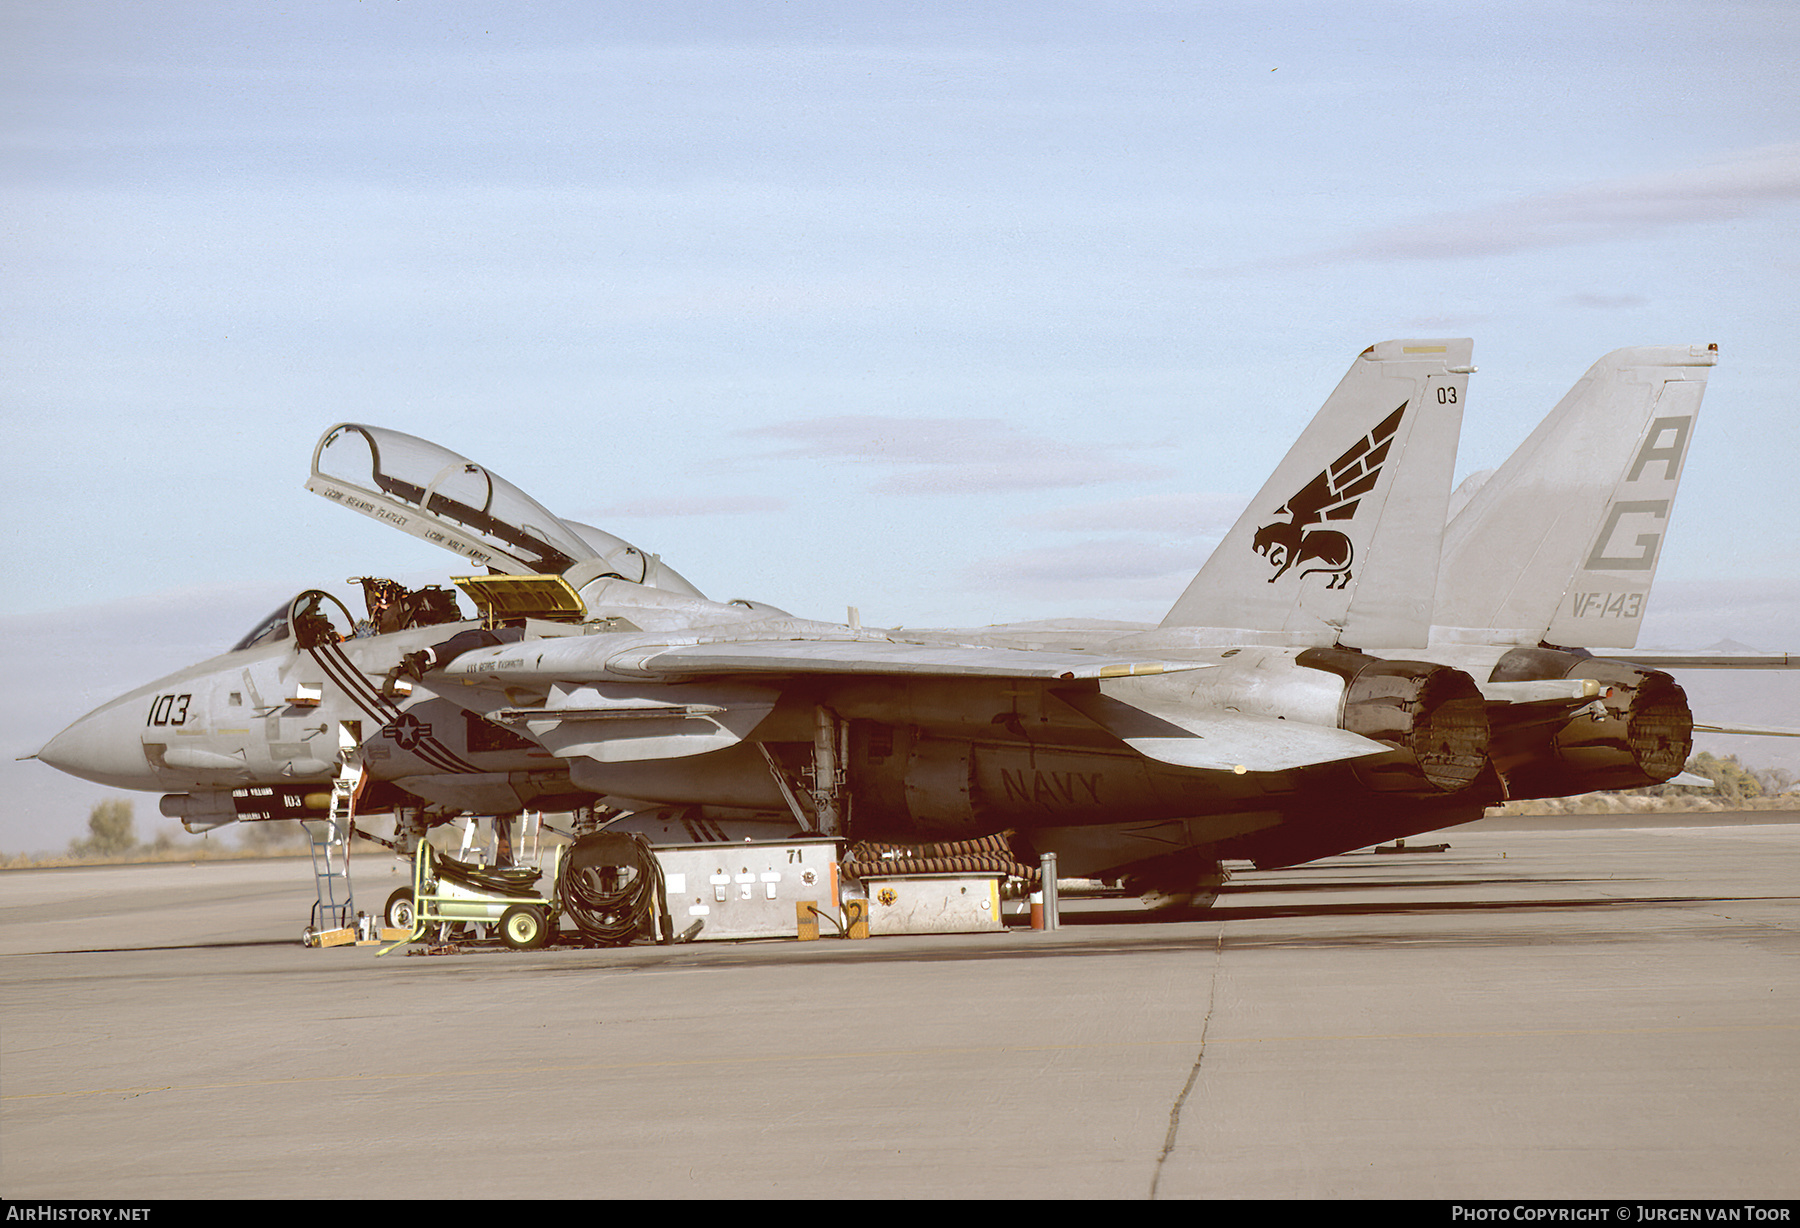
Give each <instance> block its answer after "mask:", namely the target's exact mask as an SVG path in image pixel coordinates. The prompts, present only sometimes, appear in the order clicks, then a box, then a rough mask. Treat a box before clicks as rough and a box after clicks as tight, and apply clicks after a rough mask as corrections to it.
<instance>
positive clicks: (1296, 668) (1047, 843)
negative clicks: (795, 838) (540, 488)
mask: <svg viewBox="0 0 1800 1228" xmlns="http://www.w3.org/2000/svg"><path fill="white" fill-rule="evenodd" d="M1469 354H1470V343H1469V342H1468V341H1467V340H1466V339H1455V340H1448V341H1393V342H1384V343H1382V344H1380V345H1376V346H1371V347H1369V348H1368V349H1367V350H1365V351H1363V352H1362V353H1361V354H1360V355H1359V356H1358V357H1357V358H1356V360H1355V361H1354V362H1353V363H1352V365H1351V369H1350V372H1349V373H1348V374H1347V375H1346V376H1345V378H1344V380H1343V382H1342V383H1340V385H1339V386H1338V388H1337V390H1336V391H1335V392H1334V393H1333V394H1332V396H1331V397H1330V398H1329V399H1328V400H1327V402H1326V404H1325V406H1324V408H1323V409H1321V411H1320V412H1319V414H1318V416H1317V417H1316V418H1315V419H1314V421H1313V423H1312V424H1311V425H1310V426H1309V427H1308V428H1307V430H1306V431H1305V432H1304V433H1303V434H1302V436H1301V438H1300V440H1299V442H1297V443H1296V445H1295V446H1294V448H1293V450H1292V451H1291V452H1290V453H1289V455H1288V457H1287V458H1286V459H1285V460H1284V461H1283V463H1282V465H1281V466H1280V467H1279V468H1278V469H1277V471H1276V474H1275V476H1274V477H1272V478H1271V480H1270V483H1269V485H1268V487H1266V488H1265V492H1264V495H1263V496H1261V497H1259V500H1258V502H1257V504H1256V505H1254V506H1253V509H1252V512H1251V514H1250V515H1249V516H1247V517H1246V520H1245V522H1244V523H1242V524H1240V526H1239V529H1237V530H1234V532H1233V535H1232V536H1231V537H1228V539H1227V542H1226V544H1225V546H1223V547H1222V548H1221V551H1220V554H1219V555H1215V562H1213V563H1209V564H1208V567H1207V568H1206V570H1204V571H1203V572H1202V574H1201V577H1200V578H1199V579H1198V580H1197V581H1196V585H1195V588H1194V589H1191V590H1190V592H1189V594H1188V595H1187V596H1184V598H1183V601H1182V603H1179V604H1178V605H1177V607H1176V611H1175V612H1172V618H1178V619H1179V621H1180V624H1181V630H1182V635H1181V636H1180V637H1179V642H1174V641H1170V642H1168V643H1167V644H1166V645H1152V644H1148V643H1146V644H1144V645H1142V646H1139V645H1131V646H1130V648H1129V650H1128V651H1111V650H1101V651H1089V652H1081V653H1070V652H1050V651H1041V650H1029V649H1020V648H994V647H985V646H974V645H960V644H921V643H909V642H902V641H901V640H899V639H897V638H896V637H893V636H890V635H887V634H884V633H882V632H879V631H874V630H868V629H861V628H853V627H846V626H840V625H835V624H825V623H817V622H811V621H808V620H803V619H796V618H793V617H792V616H789V615H786V614H784V613H783V612H781V611H779V610H776V609H774V608H772V607H767V606H762V605H759V604H757V603H753V602H752V603H741V604H726V603H718V602H711V601H708V600H706V599H705V598H704V597H702V596H700V595H699V593H698V591H697V590H695V589H694V588H693V586H692V585H689V584H687V583H686V581H685V580H682V579H681V578H680V577H679V576H677V575H676V574H675V573H673V572H672V571H670V570H669V569H667V568H666V567H665V566H663V565H662V564H661V562H660V560H657V559H655V558H654V556H649V555H646V554H644V553H643V552H642V551H639V550H637V549H636V548H635V547H631V546H630V545H629V544H627V543H624V542H622V541H620V540H619V539H617V538H613V537H611V536H610V535H604V534H600V533H599V531H597V530H591V529H586V528H585V527H580V526H575V525H573V524H571V523H569V522H565V521H562V520H559V519H558V518H557V517H555V516H554V515H553V514H551V513H550V512H548V511H547V510H546V509H544V508H542V507H541V506H540V505H538V504H536V503H535V502H534V501H532V500H530V499H529V498H527V497H525V496H524V495H523V494H522V493H521V492H519V491H518V490H517V489H516V488H514V487H512V486H511V485H510V484H508V483H505V482H503V481H501V480H500V479H498V478H497V477H495V476H494V475H492V474H491V473H489V472H488V471H486V470H485V469H483V468H482V467H481V466H479V465H477V464H475V463H474V462H472V461H468V460H467V459H466V458H463V457H460V456H457V455H455V454H454V453H449V452H447V451H446V450H444V449H441V448H437V447H436V446H435V445H432V444H429V443H427V442H426V441H423V440H418V439H414V438H412V437H410V436H405V435H401V434H399V433H398V432H391V431H384V430H381V429H379V428H375V427H368V426H362V425H357V424H343V425H340V426H338V427H334V428H332V429H331V430H330V431H328V432H327V433H326V434H325V436H324V437H323V438H322V439H321V442H320V444H319V447H318V448H317V449H316V451H315V455H314V464H313V477H312V480H311V481H310V482H309V486H311V488H312V489H314V490H315V491H318V492H319V493H321V494H323V495H325V496H327V497H330V498H333V499H335V500H337V501H339V502H342V503H343V504H345V505H346V506H349V507H352V508H353V509H355V510H357V511H359V512H362V513H364V514H366V515H371V516H374V517H377V518H379V519H382V520H384V521H386V522H389V523H392V524H394V525H395V526H396V527H399V528H401V529H403V530H404V531H407V532H411V533H415V534H417V535H419V536H422V537H425V538H427V539H428V540H433V541H437V542H439V543H440V544H442V545H445V546H446V547H448V548H450V549H453V550H455V551H457V552H458V553H459V554H462V555H463V556H464V557H467V558H469V559H471V560H473V561H475V562H477V563H480V564H482V565H485V566H486V567H488V568H489V569H490V574H489V575H487V576H468V577H460V578H458V580H457V582H458V584H459V586H461V587H462V589H463V590H464V592H465V593H467V594H468V595H469V596H470V597H471V598H472V599H473V600H475V601H476V602H477V604H478V606H479V607H480V609H481V612H482V618H481V619H480V620H479V621H475V620H462V621H456V622H448V621H445V622H439V621H435V620H436V619H438V618H442V617H445V616H446V614H447V611H446V609H445V602H443V601H436V602H426V601H414V602H413V603H412V604H413V606H414V607H416V609H417V610H419V611H430V610H435V611H436V612H435V613H430V614H429V615H428V616H427V615H425V614H416V615H415V616H414V617H412V618H411V619H407V618H398V619H396V618H395V617H394V616H393V615H392V614H391V613H387V612H382V613H379V614H378V615H377V616H376V617H374V618H372V619H371V620H369V622H370V625H369V626H368V627H366V628H363V630H364V631H365V632H367V633H366V634H363V635H361V636H359V635H358V634H357V628H356V627H355V626H354V625H353V624H354V622H355V620H354V619H353V617H352V616H351V615H350V613H349V611H348V610H347V609H345V608H344V607H343V606H342V605H341V603H337V602H336V601H335V599H332V598H329V597H328V596H327V595H326V594H323V593H321V592H318V591H309V592H308V593H304V594H302V595H301V596H300V597H298V598H296V599H295V600H294V601H293V602H290V603H289V604H288V605H287V606H285V607H283V608H282V609H281V610H279V611H277V612H276V613H275V615H274V616H272V617H271V619H270V620H268V621H267V623H266V624H265V625H263V626H261V627H259V628H257V629H255V630H253V631H252V633H251V634H250V635H247V636H246V637H245V638H244V640H243V641H241V642H240V643H239V644H238V645H237V646H236V647H235V648H234V649H233V650H232V651H231V652H229V653H227V654H225V655H224V656H222V657H219V658H216V659H215V660H213V661H210V662H206V663H203V664H202V665H199V666H196V667H193V668H192V669H190V670H187V671H183V672H182V673H180V674H177V675H173V676H171V677H170V678H167V679H163V680H160V681H159V682H157V683H153V684H151V685H150V686H148V687H144V688H140V689H139V690H137V691H134V692H132V693H131V694H129V695H127V696H124V697H121V698H120V699H119V700H116V701H114V702H113V703H111V704H109V705H106V706H104V707H103V708H101V709H100V710H98V711H97V712H95V713H93V714H90V715H89V716H88V717H86V718H83V720H81V721H79V722H77V723H76V724H75V725H73V726H71V727H70V728H69V729H68V730H65V731H64V732H63V733H62V734H60V735H58V736H57V738H55V739H53V740H52V741H51V743H50V744H49V745H47V746H46V747H45V748H44V749H43V750H42V751H40V752H39V755H38V757H39V758H40V759H43V760H45V761H46V762H49V763H51V764H52V765H53V766H57V767H60V768H62V769H63V770H65V771H70V772H72V773H74V774H76V775H80V776H84V777H86V778H88V779H93V780H99V781H102V782H103V783H107V784H111V785H115V786H118V787H124V788H146V789H153V790H157V791H161V792H164V793H165V794H167V796H166V797H165V799H164V803H163V808H164V812H165V813H167V814H171V815H174V816H177V817H181V818H183V819H184V821H186V822H188V823H189V825H190V826H196V827H197V826H204V825H206V824H209V823H213V822H227V821H230V820H231V819H232V818H234V817H247V818H256V817H270V816H273V815H274V814H276V813H278V812H282V811H283V810H284V808H288V807H290V806H292V805H295V804H297V805H298V806H300V807H305V806H307V805H315V806H316V804H317V802H318V798H319V796H320V792H321V790H322V789H323V788H324V787H325V786H326V785H327V784H328V783H329V781H330V780H331V778H332V776H333V773H334V771H335V769H336V767H337V764H338V761H339V760H340V759H341V758H343V757H346V756H347V757H350V758H353V759H355V760H356V761H357V762H358V763H359V764H360V766H361V767H362V769H363V770H364V771H365V772H366V774H367V776H368V778H369V779H370V780H371V781H372V782H374V783H373V784H371V785H369V786H368V788H367V789H366V790H365V797H364V799H363V801H362V802H361V803H360V805H361V807H362V809H364V810H367V809H371V808H375V807H394V808H397V809H398V810H401V811H411V812H413V813H420V812H427V811H429V812H434V813H439V814H442V813H449V812H453V811H458V810H466V811H472V812H476V813H483V814H502V813H510V812H514V811H516V810H518V809H520V808H521V807H524V806H540V807H545V808H549V807H552V806H567V805H573V804H579V803H582V802H604V803H605V804H606V805H608V806H611V807H613V808H615V809H619V810H624V811H632V812H637V813H640V814H644V813H653V812H655V811H657V810H658V809H661V808H671V807H672V808H679V809H680V810H681V811H682V812H683V813H684V814H686V815H689V816H694V817H697V818H701V819H705V820H708V821H732V820H757V821H761V822H764V823H769V822H773V823H777V824H781V825H784V826H785V827H786V829H787V830H792V829H794V828H799V829H801V830H804V831H815V832H828V833H834V834H844V835H847V836H850V837H853V838H873V839H904V840H921V839H944V838H957V837H962V836H973V835H980V834H984V833H992V832H999V831H1013V832H1016V833H1018V836H1017V840H1018V844H1019V847H1020V851H1021V853H1024V854H1026V855H1029V854H1030V853H1032V852H1036V851H1043V850H1048V849H1055V850H1056V851H1058V852H1060V853H1061V854H1062V855H1063V856H1064V858H1065V860H1064V862H1063V865H1064V867H1065V868H1066V869H1068V870H1069V871H1070V872H1074V873H1092V874H1109V875H1121V876H1126V877H1130V878H1132V879H1135V880H1137V881H1139V882H1140V883H1143V884H1147V885H1149V886H1152V887H1158V888H1161V887H1167V888H1169V889H1173V890H1181V889H1183V888H1185V887H1191V886H1192V885H1193V884H1195V883H1196V882H1204V881H1206V880H1207V879H1208V878H1209V877H1210V876H1212V875H1214V874H1215V873H1216V868H1217V863H1218V860H1219V859H1220V858H1223V857H1245V858H1249V859H1252V860H1254V861H1257V862H1258V863H1260V864H1268V865H1274V864H1286V863H1290V862H1293V861H1297V860H1306V859H1310V858H1311V857H1316V856H1320V855H1323V854H1326V853H1330V852H1337V851H1342V850H1344V849H1349V848H1355V847H1360V846H1361V845H1363V844H1367V843H1369V842H1370V841H1371V840H1373V839H1382V838H1386V837H1387V836H1389V835H1391V834H1394V833H1396V832H1406V833H1408V834H1410V833H1411V832H1413V831H1419V830H1427V829H1430V828H1433V827H1438V826H1445V825H1449V824H1453V823H1459V822H1464V821H1467V820H1468V819H1472V818H1475V817H1478V816H1479V814H1480V813H1481V807H1482V806H1483V804H1485V803H1486V802H1487V801H1489V800H1491V797H1492V793H1493V790H1492V788H1491V786H1490V785H1488V784H1486V783H1484V782H1486V781H1487V780H1488V779H1489V778H1490V776H1491V768H1490V765H1489V762H1488V727H1487V720H1486V709H1485V705H1484V703H1483V700H1482V696H1481V692H1480V689H1479V688H1478V687H1477V685H1476V684H1475V682H1474V681H1473V680H1472V679H1471V678H1470V677H1469V676H1468V675H1467V674H1465V673H1464V672H1462V671H1461V670H1459V669H1456V668H1454V667H1451V666H1447V665H1443V664H1439V663H1434V662H1430V661H1426V660H1421V659H1418V658H1417V657H1416V656H1414V657H1406V658H1394V657H1380V656H1377V655H1374V654H1371V653H1368V652H1364V651H1360V650H1359V648H1358V647H1357V645H1359V644H1369V643H1396V644H1407V643H1420V644H1423V643H1425V642H1426V640H1427V637H1428V632H1429V627H1430V620H1431V617H1432V612H1433V610H1434V608H1435V603H1434V597H1433V593H1434V589H1435V584H1436V576H1437V569H1438V557H1439V553H1440V548H1441V544H1442V536H1443V529H1444V525H1445V522H1446V517H1447V511H1448V503H1449V496H1450V477H1451V471H1452V468H1453V466H1454V460H1455V452H1456V444H1457V439H1458V435H1459V432H1460V425H1461V412H1462V404H1463V401H1464V394H1465V390H1466V383H1467V375H1468V372H1469V371H1470V370H1471V369H1472V368H1471V367H1470V366H1469V361H1468V360H1469ZM1234 543H1235V544H1236V546H1237V547H1239V548H1233V547H1234ZM1221 556H1223V558H1222V559H1221ZM446 596H447V595H446ZM393 604H394V602H393V601H392V600H390V601H389V602H388V603H387V605H388V607H390V608H391V607H392V606H393ZM1202 627H1204V628H1207V629H1206V630H1202V629H1201V628H1202ZM384 628H385V629H384ZM1152 649H1154V651H1153V650H1152Z"/></svg>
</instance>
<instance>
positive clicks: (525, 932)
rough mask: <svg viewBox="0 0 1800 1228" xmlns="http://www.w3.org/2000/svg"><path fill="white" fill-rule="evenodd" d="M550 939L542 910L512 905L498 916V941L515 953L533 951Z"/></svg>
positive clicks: (528, 906)
mask: <svg viewBox="0 0 1800 1228" xmlns="http://www.w3.org/2000/svg"><path fill="white" fill-rule="evenodd" d="M549 937H550V927H549V926H548V925H546V924H545V923H544V913H543V910H542V909H540V908H538V907H537V906H536V905H533V904H514V905H513V906H512V907H511V908H509V909H507V910H506V911H505V912H503V913H501V914H500V940H501V941H502V942H504V943H505V944H506V945H507V946H509V947H511V948H512V949H513V950H515V951H535V950H537V949H538V948H539V947H541V946H543V945H544V943H545V942H546V941H547V940H548V939H549Z"/></svg>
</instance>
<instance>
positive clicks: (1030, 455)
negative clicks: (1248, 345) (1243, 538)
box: [741, 414, 1172, 494]
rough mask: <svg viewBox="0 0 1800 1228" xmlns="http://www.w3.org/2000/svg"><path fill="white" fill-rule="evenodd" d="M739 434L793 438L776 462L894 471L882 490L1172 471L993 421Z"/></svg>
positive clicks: (1008, 486) (852, 423)
mask: <svg viewBox="0 0 1800 1228" xmlns="http://www.w3.org/2000/svg"><path fill="white" fill-rule="evenodd" d="M741 434H744V435H748V436H753V437H762V438H767V439H777V440H787V441H791V442H792V443H793V445H794V446H792V447H789V448H787V449H784V450H782V451H779V452H774V453H771V454H769V455H770V456H771V457H772V458H774V459H805V460H827V461H842V462H847V463H851V464H861V465H877V466H884V467H891V468H893V469H896V470H898V472H896V473H893V474H892V475H891V476H888V477H884V478H881V479H879V480H877V481H875V482H874V483H873V484H872V485H871V487H870V489H871V490H873V491H875V492H876V493H880V494H966V493H973V492H981V491H1017V490H1045V489H1055V488H1060V487H1071V486H1090V485H1094V484H1095V483H1099V482H1116V481H1123V480H1127V479H1137V480H1149V479H1154V478H1164V477H1168V476H1171V475H1172V471H1171V470H1170V469H1168V468H1167V467H1165V466H1156V465H1149V464H1145V463H1142V462H1139V461H1132V460H1126V459H1121V458H1119V457H1117V456H1114V455H1110V454H1109V453H1110V452H1113V451H1117V450H1121V449H1128V448H1129V447H1130V446H1131V445H1113V446H1112V447H1111V448H1109V447H1107V446H1105V445H1095V444H1093V443H1090V442H1086V441H1083V442H1071V441H1065V440H1060V439H1049V438H1045V437H1043V436H1038V435H1031V434H1028V433H1027V432H1025V431H1023V430H1021V429H1020V428H1019V427H1017V426H1015V425H1013V424H1012V423H1010V422H1005V421H1003V420H1001V419H998V418H899V417H889V416H883V415H874V414H868V415H843V416H839V417H835V418H814V419H810V420H805V421H798V422H783V423H776V424H774V425H772V426H764V427H756V428H753V429H750V430H746V431H743V432H741ZM1140 446H1141V445H1140Z"/></svg>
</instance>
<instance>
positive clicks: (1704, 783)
mask: <svg viewBox="0 0 1800 1228" xmlns="http://www.w3.org/2000/svg"><path fill="white" fill-rule="evenodd" d="M1663 783H1664V784H1665V785H1681V786H1682V787H1683V788H1688V789H1712V788H1717V787H1718V786H1717V782H1715V781H1711V780H1708V779H1707V778H1706V777H1704V776H1696V775H1695V774H1694V773H1692V772H1683V773H1681V774H1680V775H1679V776H1671V777H1670V778H1669V779H1667V780H1665V781H1663Z"/></svg>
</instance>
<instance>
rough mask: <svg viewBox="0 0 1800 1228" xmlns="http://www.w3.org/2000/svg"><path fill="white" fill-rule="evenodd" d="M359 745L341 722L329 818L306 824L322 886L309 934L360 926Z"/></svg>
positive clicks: (353, 735) (315, 871) (343, 722)
mask: <svg viewBox="0 0 1800 1228" xmlns="http://www.w3.org/2000/svg"><path fill="white" fill-rule="evenodd" d="M357 742H358V739H357V737H356V732H355V731H354V730H353V729H351V728H350V727H349V723H348V722H345V721H339V722H338V773H337V776H336V777H335V778H334V779H333V780H332V782H331V808H330V809H329V810H328V811H327V812H326V817H325V818H323V819H307V820H305V822H304V823H303V824H302V825H303V826H304V827H305V828H306V834H307V837H308V839H309V840H310V841H311V842H312V863H313V878H314V880H315V881H316V883H317V885H318V900H317V902H315V903H314V904H313V911H312V925H311V926H310V927H309V930H308V932H309V934H322V933H324V932H325V931H326V930H333V929H344V928H346V927H348V926H351V925H354V924H355V922H356V901H355V898H354V896H353V895H352V893H351V889H350V831H351V827H352V825H353V824H354V823H355V820H356V791H357V789H358V788H359V787H360V786H361V785H362V774H363V770H362V762H361V759H360V757H359V756H358V755H357V753H356V749H357Z"/></svg>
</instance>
